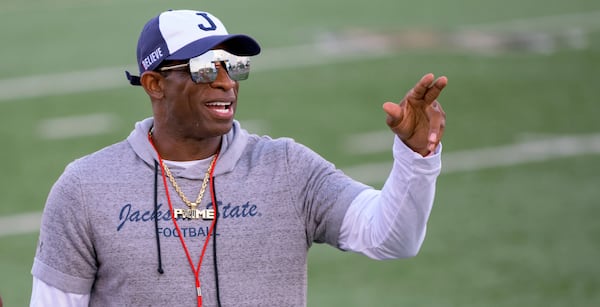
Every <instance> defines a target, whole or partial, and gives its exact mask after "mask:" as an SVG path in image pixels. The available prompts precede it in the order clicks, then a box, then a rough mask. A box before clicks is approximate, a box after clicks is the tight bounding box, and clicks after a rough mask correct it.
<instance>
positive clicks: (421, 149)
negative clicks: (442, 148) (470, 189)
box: [383, 73, 448, 156]
mask: <svg viewBox="0 0 600 307" xmlns="http://www.w3.org/2000/svg"><path fill="white" fill-rule="evenodd" d="M447 84H448V79H447V78H446V77H439V78H437V79H435V76H434V75H433V74H431V73H430V74H426V75H425V76H423V77H422V78H421V80H419V82H417V84H416V85H415V86H414V87H413V88H412V89H411V90H410V91H408V93H407V94H406V96H404V98H403V99H402V101H400V103H394V102H386V103H384V104H383V110H384V111H385V112H386V113H387V118H386V123H387V125H388V126H389V127H390V129H391V130H392V131H393V132H394V133H395V134H396V135H398V137H399V138H400V139H401V140H402V141H403V142H404V143H405V144H406V145H407V146H408V147H410V148H411V149H412V150H414V151H415V152H418V153H419V154H421V155H422V156H427V155H429V154H430V153H431V152H434V151H435V149H436V147H437V146H438V145H439V143H440V141H441V140H442V135H443V134H444V128H445V126H446V113H444V110H443V109H442V106H441V104H440V103H439V102H438V101H437V98H438V96H439V95H440V93H441V92H442V90H443V89H444V88H445V87H446V85H447Z"/></svg>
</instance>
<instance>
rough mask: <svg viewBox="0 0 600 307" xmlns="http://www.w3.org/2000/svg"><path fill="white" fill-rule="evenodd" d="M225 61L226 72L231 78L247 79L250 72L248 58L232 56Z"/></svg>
mask: <svg viewBox="0 0 600 307" xmlns="http://www.w3.org/2000/svg"><path fill="white" fill-rule="evenodd" d="M226 63H227V72H228V73H229V77H230V78H231V79H233V80H236V81H240V80H246V79H248V75H249V74H250V59H249V58H247V57H237V56H233V58H232V59H229V61H227V62H226Z"/></svg>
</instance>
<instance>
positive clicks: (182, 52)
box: [166, 34, 260, 60]
mask: <svg viewBox="0 0 600 307" xmlns="http://www.w3.org/2000/svg"><path fill="white" fill-rule="evenodd" d="M218 45H223V49H224V50H226V51H228V52H231V53H233V54H235V55H239V56H253V55H257V54H259V53H260V45H258V43H257V42H256V41H255V40H254V39H253V38H251V37H250V36H247V35H244V34H229V35H215V36H209V37H205V38H202V39H199V40H197V41H195V42H192V43H189V44H187V45H186V46H184V47H183V48H181V49H179V50H178V51H177V52H175V53H173V54H172V55H170V56H168V57H167V58H166V60H187V59H191V58H193V57H197V56H199V55H201V54H203V53H205V52H207V51H208V50H210V49H213V48H214V47H215V46H218Z"/></svg>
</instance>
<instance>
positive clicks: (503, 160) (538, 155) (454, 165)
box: [344, 134, 600, 183]
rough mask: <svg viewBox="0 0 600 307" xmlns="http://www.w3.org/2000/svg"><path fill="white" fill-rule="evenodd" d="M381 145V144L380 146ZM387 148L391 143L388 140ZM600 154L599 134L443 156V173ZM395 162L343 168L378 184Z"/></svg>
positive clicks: (562, 137) (362, 178) (364, 180)
mask: <svg viewBox="0 0 600 307" xmlns="http://www.w3.org/2000/svg"><path fill="white" fill-rule="evenodd" d="M378 144H380V143H378ZM387 146H388V148H389V147H390V146H391V143H390V142H389V141H388V145H387ZM587 154H600V134H591V135H576V136H561V137H555V138H546V139H541V140H534V141H529V142H522V143H517V144H513V145H505V146H498V147H490V148H480V149H473V150H465V151H459V152H449V153H444V154H442V174H450V173H457V172H467V171H477V170H482V169H488V168H494V167H502V166H514V165H518V164H524V163H531V162H543V161H548V160H553V159H560V158H565V157H575V156H582V155H587ZM391 165H392V161H387V162H377V163H369V164H363V165H357V166H353V167H348V168H344V172H345V173H346V174H348V175H349V176H350V177H352V178H355V179H357V180H359V181H362V182H371V183H378V182H381V181H382V180H383V179H385V178H386V177H387V175H388V174H389V172H390V169H391Z"/></svg>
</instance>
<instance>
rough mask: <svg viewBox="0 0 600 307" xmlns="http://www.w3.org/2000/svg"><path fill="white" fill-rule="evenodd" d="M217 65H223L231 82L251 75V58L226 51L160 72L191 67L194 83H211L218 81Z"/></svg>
mask: <svg viewBox="0 0 600 307" xmlns="http://www.w3.org/2000/svg"><path fill="white" fill-rule="evenodd" d="M216 63H221V67H224V68H225V70H227V73H228V74H229V78H231V80H235V81H240V80H246V79H248V74H250V58H249V57H244V56H237V55H234V54H231V53H229V52H227V51H225V50H221V49H214V50H209V51H207V52H206V53H204V54H202V55H199V56H197V57H195V58H191V59H190V60H189V61H188V62H187V63H185V64H178V65H173V66H165V67H161V68H159V69H158V70H159V71H168V70H178V69H181V68H184V67H189V70H190V75H191V76H192V81H194V82H195V83H211V82H214V81H215V80H216V79H217V73H218V70H217V66H216Z"/></svg>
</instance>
